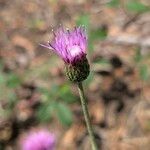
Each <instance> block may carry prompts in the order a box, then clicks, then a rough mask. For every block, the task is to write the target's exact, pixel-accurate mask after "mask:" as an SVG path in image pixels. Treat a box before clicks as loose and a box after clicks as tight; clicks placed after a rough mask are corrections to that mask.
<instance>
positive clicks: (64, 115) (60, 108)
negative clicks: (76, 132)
mask: <svg viewBox="0 0 150 150" xmlns="http://www.w3.org/2000/svg"><path fill="white" fill-rule="evenodd" d="M56 112H57V116H58V118H59V120H60V122H61V123H62V124H63V125H66V126H70V125H71V124H72V122H73V114H72V112H71V111H70V109H69V107H68V106H66V104H63V103H58V104H57V107H56Z"/></svg>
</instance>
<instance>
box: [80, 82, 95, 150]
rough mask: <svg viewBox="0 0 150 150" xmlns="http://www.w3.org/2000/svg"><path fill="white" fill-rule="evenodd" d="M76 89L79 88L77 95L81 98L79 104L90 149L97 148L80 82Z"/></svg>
mask: <svg viewBox="0 0 150 150" xmlns="http://www.w3.org/2000/svg"><path fill="white" fill-rule="evenodd" d="M78 90H79V95H80V99H81V105H82V110H83V114H84V118H85V122H86V126H87V130H88V133H89V136H90V140H91V145H92V150H98V148H97V145H96V142H95V137H94V133H93V128H92V125H91V122H90V117H89V112H88V107H87V101H86V99H85V95H84V90H83V86H82V82H79V83H78Z"/></svg>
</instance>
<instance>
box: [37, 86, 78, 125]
mask: <svg viewBox="0 0 150 150" xmlns="http://www.w3.org/2000/svg"><path fill="white" fill-rule="evenodd" d="M39 92H40V93H41V94H42V100H43V103H42V104H41V105H40V107H39V108H38V110H37V117H38V119H39V121H41V122H49V121H50V120H51V119H52V118H53V117H55V115H56V117H57V118H58V119H59V121H60V122H61V123H62V124H63V125H66V126H69V125H71V124H72V122H73V114H72V112H71V110H70V108H69V106H68V104H72V103H74V102H75V101H76V99H77V97H76V96H74V95H73V94H72V93H71V90H70V89H69V86H67V85H66V84H64V85H62V86H57V85H53V86H52V87H51V89H46V88H39Z"/></svg>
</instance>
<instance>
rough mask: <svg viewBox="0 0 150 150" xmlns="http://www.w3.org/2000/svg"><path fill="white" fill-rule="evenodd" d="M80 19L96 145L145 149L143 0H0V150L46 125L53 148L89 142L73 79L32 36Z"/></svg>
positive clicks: (149, 136)
mask: <svg viewBox="0 0 150 150" xmlns="http://www.w3.org/2000/svg"><path fill="white" fill-rule="evenodd" d="M60 24H62V25H63V26H64V27H66V28H70V29H72V28H73V27H74V26H78V25H85V27H86V29H87V32H88V37H89V38H88V39H89V47H88V58H89V61H90V66H91V73H90V76H89V77H88V79H87V80H86V81H85V82H84V87H85V93H86V97H87V99H88V105H89V111H90V114H91V119H92V124H93V125H94V129H95V136H96V139H97V142H98V145H99V149H100V148H102V149H103V150H149V149H150V84H149V83H150V68H149V65H150V1H149V0H0V150H18V149H19V143H20V141H21V139H22V138H23V137H24V136H25V134H26V133H28V132H29V131H31V130H34V129H36V130H38V129H41V128H44V129H45V128H46V129H49V131H50V132H52V133H54V134H55V135H56V137H57V148H56V149H57V150H90V146H89V145H90V144H89V141H88V136H87V132H86V128H85V124H84V118H83V115H82V110H81V107H80V99H79V96H78V92H77V89H76V85H74V84H72V83H70V82H68V81H67V79H66V77H65V75H64V64H63V61H62V60H61V59H60V58H58V57H57V56H56V55H55V54H53V53H52V52H51V51H50V50H47V49H45V48H43V47H41V46H39V43H45V42H47V41H48V40H51V38H52V32H51V31H52V29H54V30H55V29H57V28H58V27H59V26H60Z"/></svg>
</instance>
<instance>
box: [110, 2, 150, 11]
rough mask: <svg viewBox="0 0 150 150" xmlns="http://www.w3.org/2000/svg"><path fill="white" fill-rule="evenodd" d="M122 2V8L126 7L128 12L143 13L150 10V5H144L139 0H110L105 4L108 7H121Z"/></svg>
mask: <svg viewBox="0 0 150 150" xmlns="http://www.w3.org/2000/svg"><path fill="white" fill-rule="evenodd" d="M122 4H123V6H124V9H126V10H127V11H129V12H134V13H144V12H147V11H150V6H148V5H145V4H144V3H142V2H141V1H140V0H127V1H123V2H122V1H121V0H111V1H110V2H108V3H107V6H109V7H114V8H116V7H119V6H120V7H121V6H122Z"/></svg>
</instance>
